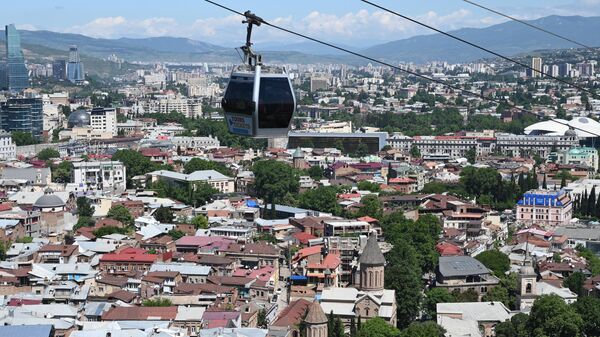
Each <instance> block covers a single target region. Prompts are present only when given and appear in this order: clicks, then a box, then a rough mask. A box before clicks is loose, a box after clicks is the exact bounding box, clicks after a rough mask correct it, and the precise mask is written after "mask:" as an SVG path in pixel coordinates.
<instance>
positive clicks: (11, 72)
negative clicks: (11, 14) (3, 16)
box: [4, 24, 31, 92]
mask: <svg viewBox="0 0 600 337" xmlns="http://www.w3.org/2000/svg"><path fill="white" fill-rule="evenodd" d="M4 33H5V39H4V41H5V43H6V73H7V83H8V90H10V91H15V92H18V91H22V90H24V89H27V88H29V87H30V86H31V85H30V83H29V72H28V71H27V67H26V66H25V57H24V56H23V51H22V50H21V37H20V36H19V32H18V31H17V29H16V28H15V25H14V24H10V25H7V26H6V27H5V30H4Z"/></svg>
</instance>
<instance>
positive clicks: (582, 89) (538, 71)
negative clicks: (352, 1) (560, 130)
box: [360, 0, 598, 98]
mask: <svg viewBox="0 0 600 337" xmlns="http://www.w3.org/2000/svg"><path fill="white" fill-rule="evenodd" d="M360 1H362V2H364V3H366V4H369V5H371V6H373V7H375V8H379V9H381V10H383V11H385V12H388V13H390V14H393V15H396V16H399V17H401V18H403V19H405V20H408V21H410V22H413V23H416V24H418V25H420V26H423V27H426V28H428V29H431V30H433V31H435V32H437V33H440V34H442V35H444V36H447V37H449V38H452V39H454V40H457V41H459V42H462V43H465V44H468V45H469V46H471V47H474V48H477V49H479V50H483V51H485V52H486V53H489V54H492V55H494V56H496V57H499V58H501V59H503V60H505V61H508V62H512V63H514V64H517V65H520V66H522V67H525V68H527V69H530V70H531V71H532V74H533V72H536V73H539V74H541V75H543V76H546V77H548V78H551V79H553V80H555V81H558V82H561V83H563V84H567V85H570V86H572V87H574V88H577V89H579V90H581V91H584V92H587V93H588V94H591V95H592V96H593V97H594V98H597V97H598V96H597V95H596V93H595V92H593V91H591V90H589V89H586V88H584V87H582V86H579V85H577V84H575V83H573V82H569V81H567V80H563V79H562V78H560V77H557V76H552V75H550V74H548V73H545V72H543V71H542V70H541V69H540V70H536V69H534V68H533V67H531V66H529V65H527V64H525V63H523V62H521V61H517V60H515V59H512V58H510V57H508V56H504V55H502V54H500V53H497V52H495V51H493V50H490V49H488V48H486V47H482V46H480V45H478V44H476V43H473V42H471V41H467V40H465V39H463V38H461V37H458V36H456V35H453V34H450V33H447V32H444V31H443V30H440V29H437V28H435V27H433V26H430V25H428V24H426V23H423V22H420V21H419V20H416V19H413V18H411V17H408V16H406V15H403V14H400V13H398V12H395V11H393V10H391V9H388V8H385V7H383V6H381V5H378V4H376V3H373V2H371V1H368V0H360Z"/></svg>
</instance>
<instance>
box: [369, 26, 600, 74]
mask: <svg viewBox="0 0 600 337" xmlns="http://www.w3.org/2000/svg"><path fill="white" fill-rule="evenodd" d="M399 20H401V19H400V18H399ZM529 22H530V23H531V24H534V25H536V26H539V27H541V28H544V29H547V30H549V31H552V32H556V33H558V34H560V35H563V36H566V37H569V38H571V39H573V40H575V41H578V42H580V43H583V44H586V45H588V46H592V47H596V46H600V35H599V34H597V32H598V31H600V17H582V16H556V15H552V16H547V17H544V18H541V19H537V20H532V21H529ZM452 34H454V35H456V36H459V37H461V38H463V39H465V40H467V41H471V42H473V43H476V44H480V45H482V46H484V47H486V48H488V49H491V50H493V51H495V52H499V53H503V54H505V55H516V54H521V53H525V52H531V51H534V50H541V49H565V48H578V47H579V46H578V45H575V44H573V43H570V42H567V41H565V40H562V39H559V38H557V37H554V36H551V35H549V34H546V33H543V32H540V31H538V30H535V29H532V28H530V27H527V26H525V25H523V24H521V23H518V22H514V21H509V22H505V23H501V24H498V25H494V26H490V27H486V28H463V29H459V30H455V31H452ZM363 52H364V53H366V54H367V55H369V56H372V57H377V58H382V59H386V60H391V61H404V62H417V63H422V62H427V61H436V60H437V61H448V62H465V61H473V60H477V59H481V58H489V57H493V56H492V55H490V54H488V53H486V52H484V51H481V50H479V49H476V48H474V47H470V46H468V45H465V44H463V43H461V42H459V41H456V40H453V39H451V38H448V37H446V36H443V35H441V34H437V33H436V34H432V35H421V36H414V37H411V38H408V39H403V40H397V41H392V42H388V43H384V44H379V45H375V46H372V47H370V48H367V49H365V50H363Z"/></svg>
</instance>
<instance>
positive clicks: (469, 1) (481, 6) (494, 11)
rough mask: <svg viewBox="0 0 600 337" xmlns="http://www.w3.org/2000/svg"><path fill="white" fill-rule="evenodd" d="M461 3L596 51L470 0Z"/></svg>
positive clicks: (593, 50)
mask: <svg viewBox="0 0 600 337" xmlns="http://www.w3.org/2000/svg"><path fill="white" fill-rule="evenodd" d="M462 1H464V2H466V3H468V4H471V5H473V6H475V7H479V8H481V9H484V10H486V11H488V12H492V13H494V14H497V15H500V16H503V17H505V18H507V19H510V20H513V21H516V22H518V23H521V24H524V25H525V26H528V27H530V28H533V29H535V30H539V31H540V32H544V33H546V34H549V35H552V36H554V37H557V38H559V39H562V40H565V41H567V42H571V43H573V44H576V45H578V46H581V47H583V48H587V49H589V50H590V51H592V52H596V50H595V49H594V47H590V46H588V45H585V44H583V43H581V42H577V41H575V40H573V39H571V38H568V37H566V36H564V35H559V34H557V33H554V32H552V31H549V30H547V29H544V28H542V27H539V26H536V25H534V24H532V23H529V22H527V21H525V20H521V19H517V18H515V17H514V16H510V15H508V14H504V13H502V12H499V11H497V10H495V9H492V8H489V7H486V6H484V5H481V4H478V3H476V2H474V1H471V0H462Z"/></svg>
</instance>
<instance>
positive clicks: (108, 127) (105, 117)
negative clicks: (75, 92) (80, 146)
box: [90, 108, 117, 136]
mask: <svg viewBox="0 0 600 337" xmlns="http://www.w3.org/2000/svg"><path fill="white" fill-rule="evenodd" d="M90 126H91V128H92V130H98V131H103V132H106V133H110V134H112V135H113V136H116V135H117V112H116V110H115V109H113V108H93V109H92V111H91V113H90Z"/></svg>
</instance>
